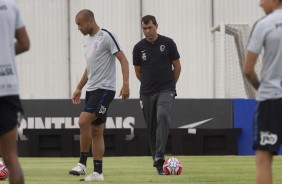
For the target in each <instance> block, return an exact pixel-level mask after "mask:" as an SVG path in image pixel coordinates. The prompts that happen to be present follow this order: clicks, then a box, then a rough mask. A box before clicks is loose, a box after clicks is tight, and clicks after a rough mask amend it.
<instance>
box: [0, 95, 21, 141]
mask: <svg viewBox="0 0 282 184" xmlns="http://www.w3.org/2000/svg"><path fill="white" fill-rule="evenodd" d="M22 112H23V108H22V104H21V101H20V98H19V96H18V95H13V96H4V97H0V136H2V135H4V134H5V133H7V132H9V131H11V130H12V129H14V128H15V127H16V126H17V125H18V124H19V123H20V119H21V116H22Z"/></svg>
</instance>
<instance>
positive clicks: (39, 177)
mask: <svg viewBox="0 0 282 184" xmlns="http://www.w3.org/2000/svg"><path fill="white" fill-rule="evenodd" d="M176 158H178V159H180V160H181V162H182V165H183V172H182V174H181V175H179V176H158V175H157V173H156V170H155V168H153V167H152V159H151V157H105V158H104V161H103V174H104V177H105V181H104V182H103V183H105V184H106V183H115V184H141V183H148V184H154V183H159V184H168V183H183V184H184V183H185V184H186V183H187V184H253V183H255V157H254V156H176ZM77 161H78V158H65V157H64V158H20V162H21V165H22V168H23V170H24V174H25V183H26V184H75V183H82V182H81V181H79V180H80V179H81V178H83V177H78V176H72V175H69V174H68V171H69V170H70V169H71V168H72V167H73V166H74V165H75V164H76V162H77ZM87 164H88V168H87V173H90V172H92V171H93V163H92V159H91V158H90V157H89V159H88V163H87ZM281 171H282V157H281V156H276V157H274V164H273V175H274V184H281V183H282V175H281ZM0 184H8V181H0Z"/></svg>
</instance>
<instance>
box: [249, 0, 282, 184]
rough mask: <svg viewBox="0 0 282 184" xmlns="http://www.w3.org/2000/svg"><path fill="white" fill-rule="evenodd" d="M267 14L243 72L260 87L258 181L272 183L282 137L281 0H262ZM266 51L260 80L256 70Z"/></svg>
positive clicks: (254, 33) (257, 26)
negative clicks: (259, 57) (276, 156)
mask: <svg viewBox="0 0 282 184" xmlns="http://www.w3.org/2000/svg"><path fill="white" fill-rule="evenodd" d="M260 6H261V7H262V8H263V10H264V11H265V13H266V16H265V17H263V18H262V19H260V20H259V21H257V22H256V24H255V25H254V27H253V30H252V32H251V36H250V40H249V44H248V47H247V53H246V61H245V64H244V74H245V75H246V77H247V79H248V80H249V81H250V83H251V84H252V85H253V87H254V88H255V89H257V90H258V93H257V96H256V100H257V101H258V103H257V107H256V112H255V116H254V144H253V148H254V150H256V183H257V184H271V183H272V161H273V155H276V154H277V153H278V151H279V148H280V145H281V140H282V113H281V112H282V0H260ZM262 49H263V50H264V52H263V60H262V70H261V73H260V74H261V79H260V80H258V77H257V73H256V72H255V64H256V62H257V58H258V56H259V54H260V53H261V51H262Z"/></svg>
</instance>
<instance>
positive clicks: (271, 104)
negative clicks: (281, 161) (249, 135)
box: [253, 99, 282, 184]
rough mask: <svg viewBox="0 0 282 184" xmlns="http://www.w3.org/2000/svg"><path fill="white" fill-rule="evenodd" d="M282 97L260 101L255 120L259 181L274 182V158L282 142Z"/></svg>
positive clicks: (255, 145) (255, 147) (259, 182)
mask: <svg viewBox="0 0 282 184" xmlns="http://www.w3.org/2000/svg"><path fill="white" fill-rule="evenodd" d="M281 108H282V99H275V100H274V99H272V100H266V101H262V102H259V103H258V105H257V108H256V114H255V119H254V120H255V121H254V144H253V148H254V149H255V150H256V167H257V183H258V184H261V183H264V184H268V183H272V159H273V155H275V154H277V153H278V151H279V148H280V144H281V131H282V127H281V120H282V114H281Z"/></svg>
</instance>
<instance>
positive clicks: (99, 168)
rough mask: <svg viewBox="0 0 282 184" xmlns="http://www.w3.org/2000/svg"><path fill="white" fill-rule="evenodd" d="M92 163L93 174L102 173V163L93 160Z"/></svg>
mask: <svg viewBox="0 0 282 184" xmlns="http://www.w3.org/2000/svg"><path fill="white" fill-rule="evenodd" d="M93 162H94V172H97V173H99V174H101V173H102V172H103V170H102V168H103V163H102V160H93Z"/></svg>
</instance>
